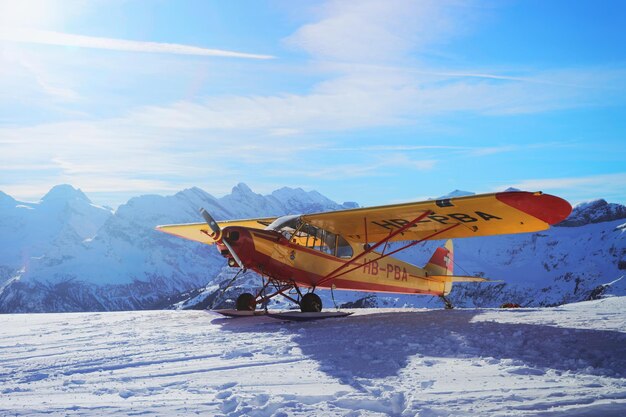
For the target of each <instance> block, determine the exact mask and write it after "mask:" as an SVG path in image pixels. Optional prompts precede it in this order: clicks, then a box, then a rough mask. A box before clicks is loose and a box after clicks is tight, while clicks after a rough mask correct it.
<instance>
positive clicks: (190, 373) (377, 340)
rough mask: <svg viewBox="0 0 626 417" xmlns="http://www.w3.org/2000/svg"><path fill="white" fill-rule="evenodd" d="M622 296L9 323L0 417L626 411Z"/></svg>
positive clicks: (0, 347) (19, 318)
mask: <svg viewBox="0 0 626 417" xmlns="http://www.w3.org/2000/svg"><path fill="white" fill-rule="evenodd" d="M625 333H626V297H612V298H607V299H602V300H595V301H589V302H583V303H578V304H570V305H566V306H561V307H556V308H532V309H511V310H499V309H458V310H452V311H446V310H429V309H361V310H354V314H353V315H352V316H350V317H346V318H339V319H329V320H322V321H315V322H306V323H302V322H297V323H296V322H282V321H277V320H275V319H271V318H268V317H246V318H236V319H232V318H223V317H221V316H218V315H216V314H215V313H211V312H208V311H141V312H137V311H135V312H116V313H69V314H68V313H65V314H58V313H56V314H21V315H20V314H13V315H0V393H1V394H2V395H0V415H18V416H21V415H24V416H26V415H28V416H32V415H35V416H36V415H44V414H46V415H50V414H51V415H69V416H83V415H84V416H93V415H107V416H117V415H181V416H182V415H193V414H198V415H226V416H239V415H248V416H276V417H277V416H311V415H321V416H420V417H437V416H487V415H488V416H545V417H565V416H579V417H580V416H586V417H591V416H609V417H611V416H614V417H617V416H623V415H625V414H626V334H625Z"/></svg>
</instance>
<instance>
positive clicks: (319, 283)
mask: <svg viewBox="0 0 626 417" xmlns="http://www.w3.org/2000/svg"><path fill="white" fill-rule="evenodd" d="M432 213H433V212H432V211H430V210H426V211H425V212H424V213H422V214H420V215H419V216H417V217H416V218H415V219H413V220H412V221H410V222H408V223H407V224H405V225H404V226H402V227H401V228H399V229H398V230H396V231H394V232H392V233H390V234H389V235H388V236H387V237H386V238H384V239H383V240H381V241H380V242H378V243H376V244H375V245H373V246H370V247H369V248H367V249H366V250H365V251H364V252H361V253H360V254H358V255H357V256H355V257H354V258H352V259H350V261H348V262H346V263H345V264H343V265H341V266H340V267H339V268H337V269H335V270H334V271H332V272H331V273H330V274H328V275H326V276H325V277H324V278H322V279H321V280H319V281H318V282H317V284H315V285H316V286H320V285H322V284H324V283H325V282H328V281H329V280H331V279H333V278H337V277H339V276H341V275H344V274H347V273H348V272H351V271H354V270H355V269H357V268H360V267H361V266H363V265H358V266H357V267H356V268H352V269H349V270H348V271H344V272H342V273H341V274H339V275H335V274H337V272H339V271H341V270H342V269H345V268H347V267H348V266H350V265H352V264H354V262H355V261H357V260H359V259H361V258H362V257H364V256H365V255H367V254H369V253H370V252H372V251H373V250H375V249H376V248H377V247H379V246H380V245H382V244H386V243H387V242H389V240H390V239H393V238H394V237H395V236H397V235H399V234H400V233H402V232H404V231H405V230H407V229H408V228H409V227H413V226H414V225H416V224H417V223H418V222H419V221H420V220H422V219H423V218H424V217H426V216H428V215H430V214H432ZM365 226H366V229H365V230H366V232H367V223H366V224H365ZM455 226H456V225H455ZM445 230H447V229H445ZM441 232H443V230H441V231H439V232H437V233H441ZM437 233H435V234H437ZM429 237H430V236H428V237H426V238H425V239H428V238H429ZM366 243H367V242H366ZM407 247H408V246H407ZM392 253H395V252H392ZM387 256H388V255H387Z"/></svg>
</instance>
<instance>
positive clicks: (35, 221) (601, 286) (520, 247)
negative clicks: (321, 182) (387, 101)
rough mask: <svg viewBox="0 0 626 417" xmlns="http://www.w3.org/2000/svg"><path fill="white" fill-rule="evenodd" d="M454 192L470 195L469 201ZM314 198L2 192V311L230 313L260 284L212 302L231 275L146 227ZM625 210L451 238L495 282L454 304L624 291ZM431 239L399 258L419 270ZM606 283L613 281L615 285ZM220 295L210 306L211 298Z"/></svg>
mask: <svg viewBox="0 0 626 417" xmlns="http://www.w3.org/2000/svg"><path fill="white" fill-rule="evenodd" d="M457 193H463V195H466V194H468V193H467V192H458V191H457ZM354 206H356V204H355V203H344V204H337V203H335V202H333V201H331V200H329V199H327V198H325V197H324V196H322V195H321V194H319V193H317V192H314V191H313V192H305V191H303V190H301V189H291V188H282V189H280V190H277V191H274V192H273V193H271V194H269V195H265V196H264V195H260V194H257V193H254V192H253V191H252V190H250V188H248V187H247V186H246V185H245V184H239V185H237V186H236V187H234V188H233V190H232V193H231V194H229V195H226V196H224V197H221V198H216V197H213V196H211V195H210V194H208V193H206V192H204V191H203V190H201V189H199V188H191V189H187V190H183V191H181V192H179V193H177V194H175V195H172V196H167V197H163V196H156V195H144V196H140V197H135V198H132V199H131V200H129V201H128V203H126V204H124V205H122V206H120V207H119V208H118V209H117V210H115V211H112V210H110V209H108V208H105V207H98V206H95V205H93V204H92V203H91V202H90V201H89V199H88V198H87V196H85V194H83V193H82V192H81V191H80V190H76V189H74V188H73V187H71V186H69V185H61V186H57V187H54V188H53V189H52V190H50V192H49V193H48V194H46V196H44V197H43V198H42V199H41V201H39V202H37V203H25V202H19V201H16V200H15V199H13V198H12V197H10V196H8V195H6V194H4V193H0V312H44V311H48V312H50V311H101V310H127V309H151V308H166V307H169V306H171V305H173V304H176V305H177V306H178V307H180V308H194V307H195V308H206V307H207V306H210V305H212V304H214V303H215V304H222V305H228V303H229V300H232V298H234V296H235V295H236V293H237V292H240V291H242V290H243V289H245V288H251V287H254V286H256V285H257V284H258V277H257V276H256V275H254V274H253V273H247V274H246V275H245V276H244V277H243V279H242V280H240V281H239V283H238V285H237V286H236V287H234V288H233V289H232V290H231V291H227V292H226V293H225V294H223V295H222V294H220V293H221V291H220V290H219V288H220V286H224V285H225V284H226V282H228V281H229V280H230V278H231V277H232V275H233V274H234V272H235V271H234V270H233V269H230V268H228V267H225V266H224V265H225V262H224V260H223V258H221V257H219V255H218V254H217V251H215V248H213V247H209V246H205V245H200V244H197V243H194V242H188V241H185V240H183V239H178V238H175V237H172V236H168V235H165V234H163V233H159V232H156V231H155V230H154V226H156V225H159V224H168V223H182V222H198V221H201V219H200V217H199V215H198V208H199V207H205V208H206V209H207V210H209V211H210V212H211V213H212V214H213V215H214V216H215V217H216V218H217V219H227V218H230V219H232V218H247V217H257V216H260V215H263V216H271V215H283V214H292V213H306V212H317V211H324V210H336V209H341V208H348V207H354ZM625 218H626V208H625V207H624V206H621V205H617V204H609V203H607V202H606V201H604V200H597V201H594V202H588V203H583V204H579V205H577V206H576V207H575V208H574V211H573V213H572V215H571V216H570V217H569V218H568V219H567V220H566V221H565V222H563V223H562V224H561V225H560V226H559V227H554V228H552V229H550V230H548V231H545V232H541V233H533V234H523V235H510V236H496V237H486V238H475V239H465V240H463V239H458V240H457V241H455V261H456V263H457V272H459V273H465V274H470V275H474V274H481V275H485V276H488V277H490V278H492V279H495V280H501V282H495V283H490V284H456V285H455V289H454V290H453V293H452V299H453V301H454V303H455V304H457V305H459V306H498V305H500V304H501V303H503V302H515V303H518V304H521V305H528V306H538V305H553V304H560V303H566V302H572V301H579V300H585V299H588V298H593V297H597V296H599V295H601V294H607V293H612V294H626V279H624V280H619V279H618V278H619V277H620V276H621V275H622V273H624V270H626V243H625V242H626V240H625V239H624V236H625V235H624V233H625V231H626V220H624V219H625ZM438 244H440V242H427V243H426V244H425V245H420V246H416V247H413V248H411V249H410V250H407V251H405V252H403V253H401V255H400V257H402V258H403V259H405V260H408V261H411V262H414V263H417V264H422V263H425V262H426V260H427V259H428V258H429V257H430V255H431V253H432V251H433V250H434V248H435V247H436V246H437V245H438ZM614 281H615V282H614ZM218 295H219V299H218V300H215V298H217V296H218ZM322 296H323V297H322V298H323V299H324V304H325V305H326V306H332V305H333V300H332V298H333V297H332V296H334V300H335V301H334V302H335V303H336V304H337V305H342V304H345V305H350V306H354V305H356V306H404V305H407V306H440V305H441V304H440V302H439V300H438V299H436V298H434V297H428V296H426V297H424V296H390V295H381V294H364V293H358V292H345V291H335V293H334V294H330V293H329V292H322Z"/></svg>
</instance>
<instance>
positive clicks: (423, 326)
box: [213, 310, 626, 387]
mask: <svg viewBox="0 0 626 417" xmlns="http://www.w3.org/2000/svg"><path fill="white" fill-rule="evenodd" d="M480 313H481V312H480V310H469V311H468V310H453V311H444V310H436V311H424V312H419V311H418V312H393V313H374V314H367V315H357V316H350V317H346V318H341V319H330V320H321V321H312V322H305V323H294V322H274V321H273V320H272V319H269V318H261V317H257V318H243V319H217V320H214V321H213V323H215V324H220V325H221V326H222V328H223V330H225V331H229V332H233V333H242V332H252V333H255V332H259V333H263V334H265V335H267V333H268V332H276V334H277V336H279V335H280V337H284V335H285V334H287V335H291V336H292V341H293V343H295V344H296V345H297V346H298V347H299V348H300V349H301V350H302V353H303V354H304V355H305V356H307V357H309V358H311V359H312V360H315V361H317V362H318V363H319V364H320V369H321V370H322V371H323V372H325V373H326V374H327V375H329V376H332V377H336V378H338V379H339V380H341V381H342V382H344V383H347V384H350V385H352V386H355V387H359V385H360V384H358V382H356V380H355V378H368V379H370V378H384V377H388V376H395V375H398V374H399V373H400V371H402V370H403V369H404V368H406V366H407V364H408V362H409V359H410V358H411V357H416V356H417V357H418V358H421V359H420V360H421V364H422V366H437V358H468V359H469V358H484V359H486V360H487V361H488V360H489V359H488V358H494V359H497V360H507V359H508V360H510V365H511V370H510V371H509V372H511V373H512V374H536V375H541V374H543V373H545V371H546V370H548V369H554V370H556V371H573V372H582V373H587V374H592V375H604V376H609V377H615V378H623V377H626V334H624V333H620V332H615V331H606V330H581V329H570V328H560V327H554V326H549V325H543V324H520V323H497V322H490V321H487V322H472V319H473V318H474V317H475V316H477V315H480ZM441 372H446V370H445V369H442V370H441Z"/></svg>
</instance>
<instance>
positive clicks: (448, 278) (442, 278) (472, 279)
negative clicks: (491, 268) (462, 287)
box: [428, 275, 499, 282]
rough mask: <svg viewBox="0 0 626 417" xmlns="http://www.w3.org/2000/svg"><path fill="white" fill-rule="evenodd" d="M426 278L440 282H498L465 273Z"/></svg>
mask: <svg viewBox="0 0 626 417" xmlns="http://www.w3.org/2000/svg"><path fill="white" fill-rule="evenodd" d="M428 279H431V280H433V281H441V282H499V281H493V280H490V279H489V278H483V277H470V276H465V275H429V276H428Z"/></svg>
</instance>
